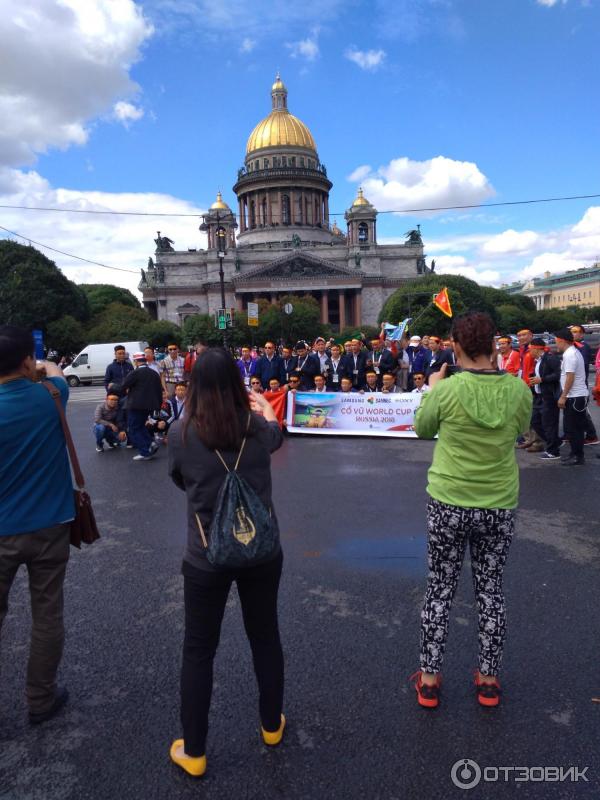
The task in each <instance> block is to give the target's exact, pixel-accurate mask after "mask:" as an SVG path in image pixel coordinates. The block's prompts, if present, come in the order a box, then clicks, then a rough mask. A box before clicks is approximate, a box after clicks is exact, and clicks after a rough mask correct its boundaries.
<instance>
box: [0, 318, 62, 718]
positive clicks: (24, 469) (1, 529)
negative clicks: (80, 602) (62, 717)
mask: <svg viewBox="0 0 600 800" xmlns="http://www.w3.org/2000/svg"><path fill="white" fill-rule="evenodd" d="M33 352H34V342H33V336H32V335H31V333H30V332H28V331H25V330H23V329H21V328H16V327H13V326H12V325H3V326H0V632H1V630H2V623H3V621H4V618H5V616H6V613H7V610H8V594H9V592H10V588H11V585H12V583H13V580H14V577H15V575H16V573H17V570H18V569H19V567H20V566H21V564H25V565H26V566H27V571H28V573H29V589H30V594H31V611H32V620H33V624H32V630H31V648H30V653H29V663H28V667H27V690H26V695H27V703H28V706H29V721H30V722H31V723H34V724H35V723H39V722H45V721H46V720H47V719H50V718H51V717H52V716H54V714H56V712H57V711H58V710H59V709H60V708H62V706H63V705H64V704H65V703H66V701H67V699H68V692H67V690H66V689H65V688H64V687H57V685H56V674H57V672H58V667H59V664H60V660H61V657H62V650H63V642H64V624H63V583H64V578H65V572H66V567H67V561H68V560H69V544H70V524H69V523H70V522H71V520H72V519H73V518H74V516H75V509H74V502H73V483H72V479H71V470H70V467H69V457H68V454H67V450H66V445H65V439H64V435H63V431H62V427H61V422H60V418H59V415H58V411H57V408H56V405H55V403H54V400H53V399H52V397H51V395H50V393H49V392H48V390H47V389H46V388H45V387H44V386H42V385H41V384H40V383H37V382H36V379H37V368H36V362H35V360H34V358H33V355H32V354H33ZM42 366H43V367H44V369H45V372H46V377H47V378H48V380H50V381H51V382H52V383H53V384H54V385H55V386H56V388H57V389H59V391H60V394H61V400H62V403H63V406H66V403H67V398H68V396H69V388H68V386H67V382H66V381H65V379H64V378H63V377H62V372H61V370H60V368H59V367H58V366H57V365H56V364H53V363H52V362H49V361H45V362H42Z"/></svg>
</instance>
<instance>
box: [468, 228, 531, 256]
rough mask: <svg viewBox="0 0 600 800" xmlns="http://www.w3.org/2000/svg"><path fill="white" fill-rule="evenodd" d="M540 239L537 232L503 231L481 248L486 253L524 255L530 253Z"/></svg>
mask: <svg viewBox="0 0 600 800" xmlns="http://www.w3.org/2000/svg"><path fill="white" fill-rule="evenodd" d="M538 239H539V235H538V234H537V233H536V232H535V231H514V230H512V229H509V230H506V231H503V232H502V233H499V234H498V235H497V236H492V238H491V239H489V240H488V241H487V242H486V243H485V244H484V245H483V247H482V248H481V249H482V250H483V252H484V253H487V254H494V253H523V252H527V251H530V250H531V248H532V247H533V245H535V244H536V242H537V241H538Z"/></svg>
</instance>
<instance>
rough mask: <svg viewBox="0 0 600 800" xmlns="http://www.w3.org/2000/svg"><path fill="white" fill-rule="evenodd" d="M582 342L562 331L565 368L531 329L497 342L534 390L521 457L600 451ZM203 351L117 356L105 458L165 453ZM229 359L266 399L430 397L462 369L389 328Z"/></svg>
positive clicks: (268, 345)
mask: <svg viewBox="0 0 600 800" xmlns="http://www.w3.org/2000/svg"><path fill="white" fill-rule="evenodd" d="M584 335H585V330H584V328H583V327H582V326H580V325H573V326H571V327H570V328H565V329H563V330H562V331H558V332H557V334H556V349H557V350H558V352H559V353H560V354H561V355H562V359H561V358H559V356H558V355H557V354H556V353H554V352H552V350H551V349H550V347H549V346H548V344H547V342H546V340H545V339H542V338H537V337H534V335H533V333H532V332H531V331H530V330H527V329H523V330H520V331H519V332H518V333H517V337H516V338H517V340H518V346H517V347H515V346H514V345H513V338H512V337H511V336H499V335H496V336H495V337H494V352H493V354H492V361H491V363H492V366H493V368H495V369H498V370H499V371H501V372H506V373H508V374H510V375H513V376H514V377H515V378H518V379H520V380H523V381H524V382H525V384H526V385H527V386H528V387H529V389H530V390H531V394H532V400H533V412H532V417H531V421H530V425H529V428H528V430H527V431H526V432H525V434H524V435H523V436H520V437H519V438H518V440H517V444H516V446H517V448H520V449H524V450H526V451H527V452H529V453H539V454H540V456H539V457H540V458H541V459H543V460H545V461H553V460H560V461H562V463H564V464H565V465H568V466H580V465H582V464H583V463H584V462H585V458H584V451H583V447H584V446H585V445H592V444H598V442H599V440H598V436H597V432H596V429H595V427H594V424H593V422H592V419H591V417H590V414H589V411H588V408H587V404H588V398H589V394H590V393H589V388H588V380H589V371H590V365H591V350H590V347H589V345H588V344H587V343H586V342H585V341H584ZM205 349H206V344H205V343H204V342H201V341H199V342H197V343H196V344H195V345H194V348H193V349H192V350H191V352H189V353H185V352H183V351H181V350H180V348H179V347H178V346H177V345H176V344H170V345H169V346H168V348H167V354H166V356H163V357H162V359H161V360H160V361H159V360H157V358H156V353H155V351H154V349H153V348H151V347H147V348H146V349H145V350H144V351H143V352H139V353H134V354H133V356H132V357H131V359H130V358H129V356H128V354H127V353H126V351H125V348H124V347H123V346H121V345H118V346H117V347H115V358H114V360H113V362H112V363H111V364H109V365H108V366H107V368H106V374H105V379H104V385H105V388H106V390H107V396H106V399H105V401H104V402H102V403H100V404H99V405H98V407H97V408H96V412H95V418H94V433H95V437H96V449H97V450H98V452H102V451H103V450H104V449H105V444H106V446H107V447H108V448H109V449H114V448H116V447H118V446H119V445H122V446H125V447H129V448H132V447H136V448H137V449H138V451H139V452H138V454H137V455H136V456H134V459H135V460H140V461H141V460H150V459H152V458H153V457H154V455H155V454H156V452H157V451H158V449H159V448H160V444H161V443H166V442H167V439H168V430H169V428H170V426H171V424H172V423H173V422H174V421H175V420H177V419H178V418H179V417H180V416H181V415H182V414H184V413H185V398H186V391H187V385H188V382H189V379H190V375H191V371H192V369H193V366H194V364H195V362H196V359H197V358H198V356H199V355H200V354H201V353H202V352H203V350H205ZM161 355H162V354H161ZM232 358H234V359H235V362H236V365H237V368H238V370H239V373H240V375H241V377H242V380H243V383H244V386H245V387H246V390H247V391H248V392H250V393H254V394H266V396H267V398H269V397H271V396H272V394H273V393H278V392H295V391H301V392H315V393H323V392H344V393H356V392H360V393H371V392H382V393H384V394H387V393H398V392H412V393H414V394H423V393H426V392H428V391H429V390H430V386H431V378H432V376H433V375H435V374H437V373H439V371H440V370H441V369H442V367H443V366H444V365H446V366H447V367H448V368H449V374H450V373H451V372H452V371H455V370H457V369H460V367H459V366H458V365H457V362H456V355H455V351H454V347H453V342H452V341H451V340H450V339H445V338H442V337H441V336H437V335H433V334H431V335H424V336H422V337H421V336H418V335H412V336H408V335H407V336H405V337H404V338H403V339H401V340H399V341H398V342H394V341H390V340H389V339H385V337H384V335H383V328H382V335H381V337H380V338H376V339H371V340H367V339H366V338H365V337H364V336H363V335H361V336H360V337H359V338H355V339H349V340H347V341H345V342H343V343H340V342H336V341H335V340H334V339H330V340H329V341H326V340H325V339H324V338H322V337H318V338H317V339H316V340H315V341H314V342H313V343H312V344H309V343H308V342H306V341H304V340H300V341H298V342H297V343H296V345H295V346H294V347H290V346H286V345H283V346H277V345H276V344H275V343H274V342H271V341H267V342H265V344H264V347H262V348H260V349H258V350H257V349H256V348H251V347H249V346H244V347H241V348H240V349H239V351H237V352H236V353H232ZM597 360H598V361H600V356H598V357H597ZM597 374H600V368H597ZM598 401H599V402H600V394H598ZM561 410H562V411H563V434H562V435H561V434H560V433H559V423H560V412H561ZM283 424H285V422H284V423H283ZM567 441H568V442H569V443H570V452H569V455H568V456H565V457H564V458H563V459H562V460H561V456H560V452H559V450H560V448H561V446H562V445H563V444H564V443H566V442H567Z"/></svg>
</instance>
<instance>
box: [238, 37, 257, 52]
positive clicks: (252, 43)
mask: <svg viewBox="0 0 600 800" xmlns="http://www.w3.org/2000/svg"><path fill="white" fill-rule="evenodd" d="M255 47H256V39H251V38H250V37H249V36H246V38H245V39H242V43H241V45H240V53H251V52H252V51H253V50H254V48H255Z"/></svg>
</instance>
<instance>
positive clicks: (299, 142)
mask: <svg viewBox="0 0 600 800" xmlns="http://www.w3.org/2000/svg"><path fill="white" fill-rule="evenodd" d="M271 97H272V100H273V110H272V111H271V113H270V114H269V116H268V117H265V119H263V120H261V122H259V123H258V125H257V126H256V127H255V128H254V130H253V131H252V133H251V134H250V138H249V139H248V143H247V145H246V156H248V155H250V153H253V152H254V151H255V150H262V149H263V148H265V147H281V146H288V147H303V148H306V149H307V150H313V151H314V153H315V155H316V151H317V146H316V144H315V140H314V139H313V137H312V133H311V132H310V131H309V130H308V128H307V127H306V125H305V124H304V123H303V122H301V121H300V120H299V119H298V117H295V116H294V115H293V114H290V112H289V111H288V108H287V89H286V87H285V84H284V83H283V81H282V80H281V77H280V76H279V73H277V76H276V78H275V83H274V84H273V86H272V87H271Z"/></svg>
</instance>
